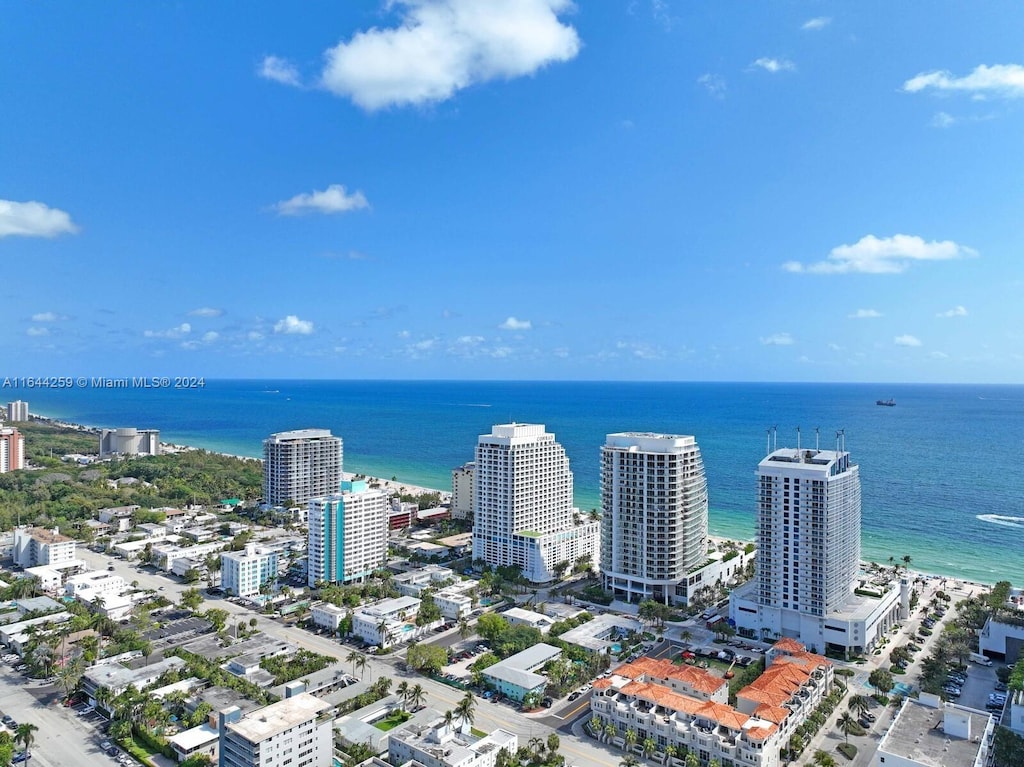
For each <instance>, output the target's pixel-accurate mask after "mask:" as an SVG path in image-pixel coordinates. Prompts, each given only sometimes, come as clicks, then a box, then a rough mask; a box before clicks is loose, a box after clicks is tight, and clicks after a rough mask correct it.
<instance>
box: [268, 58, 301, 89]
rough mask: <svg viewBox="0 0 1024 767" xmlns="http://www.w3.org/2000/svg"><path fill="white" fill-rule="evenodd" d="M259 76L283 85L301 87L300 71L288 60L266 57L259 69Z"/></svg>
mask: <svg viewBox="0 0 1024 767" xmlns="http://www.w3.org/2000/svg"><path fill="white" fill-rule="evenodd" d="M259 76H260V77H262V78H264V79H265V80H273V81H274V82H276V83H281V84H283V85H295V86H298V85H300V84H301V83H300V81H299V70H298V69H296V68H295V65H294V64H292V63H291V62H290V61H288V60H287V59H282V58H280V57H279V56H265V57H264V58H263V61H262V63H261V64H260V68H259Z"/></svg>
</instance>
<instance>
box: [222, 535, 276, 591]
mask: <svg viewBox="0 0 1024 767" xmlns="http://www.w3.org/2000/svg"><path fill="white" fill-rule="evenodd" d="M279 563H280V554H279V552H278V550H277V549H271V548H267V547H264V546H258V545H256V544H255V543H250V544H248V545H247V546H246V547H245V549H244V550H243V551H226V552H224V553H223V554H221V555H220V585H221V587H222V588H223V589H224V590H225V591H226V592H227V593H228V594H232V595H234V596H236V597H254V596H256V595H257V594H259V593H260V587H261V586H263V584H264V583H269V582H272V581H273V580H274V579H275V578H276V577H277V574H278V568H279V566H280V564H279Z"/></svg>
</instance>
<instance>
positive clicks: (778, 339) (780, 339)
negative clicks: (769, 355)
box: [761, 333, 793, 346]
mask: <svg viewBox="0 0 1024 767" xmlns="http://www.w3.org/2000/svg"><path fill="white" fill-rule="evenodd" d="M761 343H762V344H764V345H765V346H792V345H793V336H791V335H790V334H789V333H774V334H773V335H770V336H766V337H765V336H762V338H761Z"/></svg>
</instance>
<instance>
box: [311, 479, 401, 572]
mask: <svg viewBox="0 0 1024 767" xmlns="http://www.w3.org/2000/svg"><path fill="white" fill-rule="evenodd" d="M308 525H309V540H308V545H307V557H308V567H307V571H306V579H307V582H308V583H309V585H310V586H314V585H316V584H317V583H318V582H321V581H322V582H324V583H351V582H353V581H363V580H366V579H367V578H368V577H369V576H370V575H371V574H372V573H373V571H374V570H375V569H377V568H378V567H380V566H381V565H383V564H384V562H385V561H386V560H387V552H388V496H387V493H385V492H384V491H383V490H371V489H370V488H369V486H368V485H367V483H366V481H365V480H359V481H356V482H344V483H342V492H340V493H334V494H333V495H330V496H327V497H324V498H313V499H312V500H310V501H309V515H308Z"/></svg>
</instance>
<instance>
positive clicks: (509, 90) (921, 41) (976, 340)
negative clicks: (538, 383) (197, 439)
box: [0, 0, 1024, 382]
mask: <svg viewBox="0 0 1024 767" xmlns="http://www.w3.org/2000/svg"><path fill="white" fill-rule="evenodd" d="M4 16H5V21H4V24H3V25H2V26H0V104H2V119H0V259H2V261H3V280H2V284H3V287H2V295H3V301H2V303H0V317H2V319H3V325H4V328H5V332H4V333H3V334H2V336H0V359H2V360H3V370H0V374H3V375H19V376H43V375H69V376H76V375H109V376H120V375H156V374H166V375H186V374H187V375H201V376H207V377H214V378H216V377H292V376H294V377H317V378H469V379H473V378H493V379H637V380H648V379H649V380H674V379H679V380H752V381H774V380H794V381H922V382H930V381H942V382H1020V381H1021V380H1022V378H1024V376H1022V373H1024V330H1022V329H1024V316H1022V314H1024V309H1022V307H1024V302H1022V301H1021V300H1020V296H1021V293H1022V286H1024V259H1022V258H1021V255H1022V253H1021V239H1022V230H1021V226H1020V222H1021V221H1022V220H1024V205H1022V203H1024V187H1022V186H1021V179H1022V178H1024V151H1022V145H1021V136H1022V135H1024V131H1022V128H1024V112H1022V107H1024V98H1022V97H1024V53H1022V49H1021V46H1020V41H1021V39H1024V9H1022V8H1021V7H1020V5H1019V3H1015V2H992V3H982V4H978V3H955V2H941V3H910V4H906V3H898V4H894V3H890V2H864V3H855V4H850V3H828V2H766V3H756V4H754V3H747V4H732V3H719V2H683V0H589V1H584V0H578V1H577V2H576V3H570V2H568V1H567V0H493V1H487V2H485V1H484V0H392V2H390V3H387V2H383V1H378V0H349V1H348V2H344V3H338V2H307V3H303V4H302V5H301V7H300V8H295V7H292V6H289V5H287V4H280V3H262V2H253V3H245V4H242V3H229V2H211V3H170V2H165V3H155V2H154V3H126V4H105V5H103V6H102V8H99V7H97V6H96V5H93V4H88V3H70V2H14V3H8V4H6V6H5V13H4Z"/></svg>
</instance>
